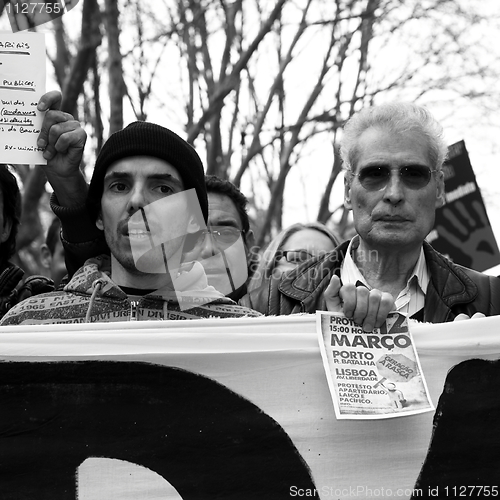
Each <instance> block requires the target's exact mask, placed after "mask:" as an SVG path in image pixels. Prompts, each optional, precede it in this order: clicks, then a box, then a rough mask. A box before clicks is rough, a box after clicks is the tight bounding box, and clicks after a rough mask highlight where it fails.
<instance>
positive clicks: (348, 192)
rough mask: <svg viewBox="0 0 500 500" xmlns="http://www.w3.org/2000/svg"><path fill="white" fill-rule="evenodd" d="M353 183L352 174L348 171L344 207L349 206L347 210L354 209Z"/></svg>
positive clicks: (345, 182)
mask: <svg viewBox="0 0 500 500" xmlns="http://www.w3.org/2000/svg"><path fill="white" fill-rule="evenodd" d="M351 183H352V175H351V174H350V173H349V172H346V173H345V174H344V207H345V208H347V210H352V204H351Z"/></svg>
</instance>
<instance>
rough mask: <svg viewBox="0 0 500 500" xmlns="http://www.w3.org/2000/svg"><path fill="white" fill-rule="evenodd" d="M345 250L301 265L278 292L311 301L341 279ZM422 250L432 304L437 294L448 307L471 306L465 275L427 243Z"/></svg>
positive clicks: (473, 291)
mask: <svg viewBox="0 0 500 500" xmlns="http://www.w3.org/2000/svg"><path fill="white" fill-rule="evenodd" d="M348 246H349V240H348V241H344V242H343V243H341V244H340V245H339V246H338V247H337V248H336V249H335V250H333V251H332V252H330V253H328V254H326V255H324V256H323V257H317V258H314V259H310V260H308V261H307V262H304V264H302V265H301V266H299V267H298V268H297V269H295V270H294V271H292V272H291V273H290V274H288V275H287V276H285V277H284V278H283V279H282V280H281V282H280V284H279V290H280V292H281V293H282V294H284V295H286V296H287V297H290V298H292V299H294V300H298V301H300V302H305V301H308V300H310V299H311V295H317V293H321V294H322V293H323V291H324V289H325V288H326V287H327V286H328V283H329V282H330V278H331V276H332V273H335V274H336V275H337V276H340V265H341V263H342V261H343V260H344V257H345V254H346V252H347V248H348ZM423 248H424V254H425V259H426V262H427V266H428V269H429V276H430V282H429V287H428V291H431V290H432V289H433V290H432V292H434V293H432V292H431V297H433V299H434V300H435V297H434V295H435V294H437V296H438V297H439V298H440V299H441V301H442V302H444V304H445V305H446V306H447V307H450V306H452V305H455V304H457V303H469V302H472V301H473V300H474V299H475V298H476V297H477V294H478V288H477V286H476V284H475V283H474V282H473V281H472V280H471V279H470V278H469V277H468V276H467V274H465V273H464V272H463V271H462V270H461V269H460V267H457V266H455V265H453V264H452V263H451V262H449V261H448V260H447V259H445V258H444V257H443V256H442V255H441V254H440V253H438V252H436V250H434V248H432V246H431V245H430V244H429V243H427V242H425V241H424V243H423ZM426 299H430V297H426ZM427 302H428V300H426V303H427Z"/></svg>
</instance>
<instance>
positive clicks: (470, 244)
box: [427, 141, 500, 271]
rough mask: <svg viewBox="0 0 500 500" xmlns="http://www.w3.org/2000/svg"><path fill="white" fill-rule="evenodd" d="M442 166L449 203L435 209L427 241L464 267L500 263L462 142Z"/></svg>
mask: <svg viewBox="0 0 500 500" xmlns="http://www.w3.org/2000/svg"><path fill="white" fill-rule="evenodd" d="M448 156H449V159H448V160H447V162H446V163H445V165H444V166H443V171H444V176H445V192H446V195H445V196H446V204H445V205H444V206H443V207H441V208H438V209H437V210H436V222H435V224H434V229H433V230H432V231H431V232H430V234H429V236H427V241H428V242H429V243H431V244H432V246H433V247H434V248H435V249H436V250H437V251H438V252H441V253H442V254H444V255H446V256H447V257H448V258H450V259H451V260H452V261H454V262H456V263H457V264H460V265H462V266H466V267H469V268H471V269H475V270H476V271H486V270H487V269H490V268H492V267H494V266H496V265H498V264H500V252H499V250H498V245H497V242H496V240H495V236H494V235H493V231H492V229H491V224H490V221H489V220H488V215H487V214H486V207H485V206H484V202H483V198H482V196H481V192H480V191H479V187H478V185H477V182H476V177H475V175H474V171H473V170H472V166H471V163H470V160H469V155H468V153H467V150H466V149H465V143H464V142H463V141H460V142H457V143H456V144H453V145H452V146H450V147H449V155H448Z"/></svg>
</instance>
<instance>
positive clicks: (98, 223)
mask: <svg viewBox="0 0 500 500" xmlns="http://www.w3.org/2000/svg"><path fill="white" fill-rule="evenodd" d="M95 225H96V226H97V229H100V230H101V231H104V224H103V222H102V213H101V212H99V215H98V216H97V219H96V221H95Z"/></svg>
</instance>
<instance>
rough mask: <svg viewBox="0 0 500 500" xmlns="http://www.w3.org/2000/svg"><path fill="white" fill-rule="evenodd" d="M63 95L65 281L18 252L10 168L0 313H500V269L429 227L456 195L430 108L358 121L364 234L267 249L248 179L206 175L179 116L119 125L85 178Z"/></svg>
mask: <svg viewBox="0 0 500 500" xmlns="http://www.w3.org/2000/svg"><path fill="white" fill-rule="evenodd" d="M60 102H61V94H60V93H59V92H49V93H47V94H45V95H44V96H43V97H42V98H41V100H40V102H39V105H38V107H39V110H40V111H45V117H44V122H43V126H42V131H41V133H40V136H39V138H38V145H39V147H41V148H44V157H45V158H46V160H47V165H46V166H45V167H44V170H45V172H46V174H47V179H48V181H49V182H50V184H51V185H52V187H53V190H54V193H53V195H52V198H51V208H52V210H53V212H54V214H55V216H56V218H55V221H54V223H53V225H52V226H51V227H50V229H49V232H48V235H47V241H46V244H45V245H44V246H43V247H42V249H41V252H42V262H43V265H44V267H45V268H46V269H47V274H49V275H50V278H52V280H53V281H51V280H49V279H45V278H43V277H32V278H28V279H26V280H24V281H23V280H22V275H23V272H22V270H20V269H19V268H17V267H16V266H14V265H13V264H11V263H10V262H9V259H10V258H11V257H12V255H13V254H14V252H15V239H16V232H17V228H18V225H19V217H20V208H19V207H20V194H19V188H18V186H17V183H16V179H15V177H14V176H13V175H12V173H11V172H10V170H9V168H8V167H7V166H6V165H2V166H1V168H0V194H1V197H0V202H1V204H0V224H1V227H2V233H1V242H0V266H1V267H0V295H1V304H0V305H1V311H0V313H1V315H2V316H3V318H2V320H1V322H0V325H13V324H34V323H36V324H39V323H71V322H103V321H127V320H130V321H134V320H136V321H145V320H168V319H197V318H209V317H219V318H227V317H256V316H261V315H287V314H294V313H314V312H315V311H316V310H329V311H337V312H344V314H345V315H346V316H347V317H349V318H353V319H354V321H355V322H356V323H357V324H359V325H362V327H363V328H364V330H365V331H371V330H372V329H373V328H375V327H379V326H381V324H382V323H383V322H384V321H385V319H386V317H387V314H388V313H389V312H390V311H393V310H394V311H399V312H401V313H404V314H406V315H407V316H408V317H411V318H413V319H416V320H418V321H425V322H433V323H441V322H447V321H453V320H456V319H464V318H470V317H478V316H491V315H496V314H499V312H500V279H499V278H497V277H492V276H487V275H485V274H482V273H479V272H476V271H474V270H471V269H467V268H465V267H462V266H459V265H456V264H454V263H452V262H451V261H449V260H448V259H447V258H445V257H443V256H442V255H441V254H439V253H438V252H437V251H436V250H434V249H433V248H432V246H431V245H430V244H428V243H427V242H426V241H425V238H426V236H427V234H428V233H429V232H430V231H431V230H432V228H433V225H434V218H435V211H436V209H437V208H438V207H440V206H442V205H443V203H444V175H443V171H442V166H443V163H444V161H445V158H446V151H447V148H446V144H445V143H444V140H443V131H442V128H441V126H440V125H439V123H438V122H437V121H436V120H435V119H434V118H433V117H432V115H431V114H430V113H429V112H428V111H427V110H426V109H425V108H422V107H420V106H417V105H415V104H410V103H389V104H384V105H381V106H374V107H370V108H366V109H362V110H361V111H359V112H358V113H357V114H355V115H354V116H353V117H352V118H351V119H350V120H349V121H348V122H347V123H346V125H345V127H344V129H343V134H342V144H341V156H342V160H343V165H344V169H345V191H344V204H345V206H346V207H347V208H348V209H349V210H352V214H353V221H354V227H355V230H356V235H355V236H354V237H353V238H352V239H350V240H348V241H343V242H341V241H340V239H339V237H338V236H337V235H335V234H334V233H332V232H331V231H330V230H329V229H327V228H326V227H325V226H324V225H322V224H320V223H310V224H294V225H293V226H291V227H289V228H287V229H285V230H284V231H282V232H281V233H280V234H279V235H278V236H276V237H275V238H274V239H273V240H272V241H271V242H270V244H269V245H268V247H267V248H266V249H265V250H264V251H263V252H261V253H258V252H256V247H255V239H254V234H253V231H252V229H251V227H250V221H249V216H248V213H247V199H246V197H245V196H244V194H243V193H242V192H241V191H240V190H239V189H238V188H237V187H236V186H234V185H233V184H232V183H231V182H230V181H228V180H225V179H220V178H218V177H215V176H205V173H204V168H203V164H202V161H201V159H200V157H199V156H198V154H197V153H196V151H195V149H194V148H193V147H192V146H191V145H189V144H188V143H187V142H186V141H185V140H183V139H182V138H181V137H179V136H178V135H177V134H175V133H174V132H173V131H171V130H169V129H167V128H165V127H161V126H159V125H156V124H153V123H149V122H134V123H131V124H130V125H128V126H127V127H125V128H124V129H123V130H120V131H118V132H116V133H114V134H112V135H111V136H110V137H109V139H108V140H107V141H106V142H105V144H104V145H103V147H102V149H101V150H100V151H99V153H98V156H97V159H96V162H95V166H94V170H93V175H92V178H91V180H90V184H89V185H87V183H86V181H85V178H84V177H83V174H82V172H81V170H80V163H81V161H82V157H83V152H84V148H85V143H86V133H85V131H84V129H83V128H82V127H81V125H80V123H79V122H78V121H76V120H75V119H74V118H73V116H71V115H69V114H68V113H64V112H61V111H59V110H58V106H59V104H60ZM63 259H64V263H65V265H64V266H62V265H61V264H62V262H63ZM20 283H22V286H21V285H20Z"/></svg>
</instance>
